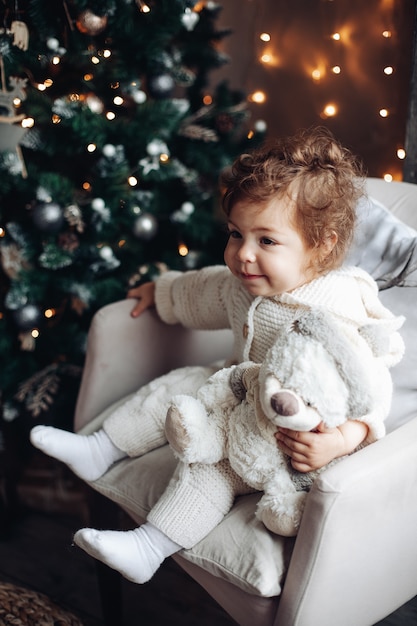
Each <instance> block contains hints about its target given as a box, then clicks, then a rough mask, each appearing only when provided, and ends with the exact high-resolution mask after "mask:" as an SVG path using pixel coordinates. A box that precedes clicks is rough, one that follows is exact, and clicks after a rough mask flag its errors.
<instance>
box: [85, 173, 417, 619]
mask: <svg viewBox="0 0 417 626" xmlns="http://www.w3.org/2000/svg"><path fill="white" fill-rule="evenodd" d="M368 193H369V196H370V197H371V198H373V199H375V200H378V201H379V202H381V203H382V204H383V205H385V207H387V208H388V209H389V210H390V211H391V213H390V212H389V211H386V209H384V208H383V207H381V206H379V204H378V203H374V202H370V203H369V205H368V204H367V206H366V207H365V209H364V210H363V212H362V213H361V215H362V217H361V219H360V229H359V230H360V233H359V235H358V238H357V241H356V244H355V246H354V249H353V252H352V257H351V261H352V262H356V263H358V264H360V265H362V266H363V267H365V269H367V270H368V271H370V273H372V274H373V275H374V277H375V278H376V279H377V281H378V283H379V284H380V286H381V289H383V291H381V298H382V300H383V302H384V303H385V304H386V305H387V306H389V307H390V308H391V310H393V311H394V312H395V313H397V314H403V315H405V316H406V317H407V321H406V323H405V325H404V328H403V331H402V334H403V337H404V340H405V343H406V356H405V358H404V360H403V361H402V362H401V364H400V365H398V366H397V367H396V368H394V370H393V377H394V384H395V393H394V400H393V405H392V410H391V413H390V416H389V418H388V421H387V427H388V431H389V434H388V435H387V436H386V437H385V438H384V439H383V440H381V441H378V442H377V443H375V444H372V445H371V446H369V447H367V448H365V449H363V450H361V451H360V452H358V453H356V454H354V455H352V456H350V457H349V458H347V459H345V460H343V461H342V462H341V463H339V464H337V465H335V466H333V467H332V468H330V469H328V470H327V471H326V472H324V473H323V474H322V475H321V476H320V478H319V479H318V480H317V481H316V482H315V484H314V486H313V488H312V490H311V492H310V493H309V495H308V498H307V505H306V509H305V512H304V515H303V520H302V524H301V528H300V531H299V534H298V536H297V538H296V540H295V541H294V540H293V539H283V538H282V537H278V536H276V535H273V534H271V533H269V532H268V531H267V530H266V529H265V528H264V527H263V525H262V524H261V523H260V522H258V521H256V520H255V518H254V516H253V511H254V508H255V505H256V499H257V497H258V496H257V495H256V494H255V495H251V496H245V497H243V498H239V499H238V501H237V502H236V504H235V506H234V508H233V509H232V511H231V512H230V514H229V515H228V516H227V518H226V519H225V520H224V521H223V522H222V523H221V524H220V525H219V527H218V528H216V529H215V530H214V531H213V532H212V533H211V534H210V535H209V537H207V538H206V539H204V540H203V541H202V542H200V544H199V545H198V546H196V547H195V548H193V549H192V550H187V551H182V552H180V553H178V554H177V555H175V556H174V557H173V558H174V559H175V560H176V561H177V562H178V563H179V564H180V565H181V567H183V568H184V569H185V570H186V571H187V572H188V573H189V574H190V576H192V577H193V578H194V579H195V580H196V581H197V582H199V583H200V584H201V585H202V586H203V587H204V588H205V589H206V590H207V591H208V592H209V593H210V594H211V596H212V597H213V598H214V599H215V600H216V601H217V602H218V603H219V604H220V605H221V606H222V607H223V608H224V609H225V610H226V611H227V612H228V613H229V614H230V615H231V616H232V618H234V619H235V620H236V622H237V623H238V624H240V625H242V626H317V625H320V626H335V624H337V626H353V625H354V626H371V625H372V624H375V623H376V622H377V621H379V620H380V619H382V618H383V617H385V616H386V615H388V614H389V613H391V612H392V611H394V610H396V609H397V608H398V607H399V606H401V605H402V604H404V603H405V602H407V601H408V600H409V599H411V598H412V597H413V596H415V595H416V594H417V251H416V248H417V239H416V233H415V231H413V230H411V229H408V228H407V227H406V226H404V223H403V222H406V223H408V224H409V225H411V226H413V227H414V228H417V186H414V185H411V184H407V183H385V182H384V181H383V180H378V179H368ZM392 215H396V216H397V217H398V218H400V220H402V222H399V221H397V220H396V219H395V218H393V217H392ZM131 308H132V302H131V301H126V300H125V301H122V302H117V303H114V304H111V305H109V306H107V307H104V308H103V309H101V310H100V311H99V312H98V313H97V314H96V316H95V318H94V321H93V323H92V326H91V330H90V333H89V340H88V350H87V359H86V364H85V369H84V374H83V379H82V385H81V390H80V394H79V398H78V403H77V408H76V415H75V422H74V427H75V430H77V431H80V430H82V432H91V431H92V430H94V429H96V428H97V427H98V426H99V425H100V423H101V422H102V421H103V419H104V418H105V417H106V416H107V415H108V414H109V413H110V412H111V410H112V408H114V405H115V403H116V405H117V404H118V403H119V402H121V401H123V400H124V399H125V397H126V396H127V395H128V394H131V393H132V392H134V391H135V390H137V389H138V388H139V387H140V386H141V385H143V384H144V383H146V382H148V381H149V380H151V379H153V378H155V377H156V376H158V375H160V374H162V373H165V372H166V371H168V370H170V369H172V368H173V367H178V366H181V365H185V364H206V363H210V362H212V361H214V360H217V359H219V358H223V357H225V356H227V354H228V350H229V348H230V345H231V336H230V334H229V332H228V331H189V330H186V329H184V328H182V327H178V326H167V325H165V324H163V323H162V322H161V321H160V320H159V319H158V318H157V316H156V314H155V313H153V312H149V311H148V312H146V313H145V314H144V315H143V316H141V317H140V318H138V319H136V320H134V319H132V318H131V317H130V316H129V313H130V310H131ZM174 466H175V460H174V458H173V456H172V454H171V452H170V450H169V448H168V446H164V447H162V448H159V449H157V450H155V451H153V452H151V453H149V454H147V455H145V457H142V458H140V459H132V460H124V461H121V462H120V463H118V464H117V465H116V466H114V467H113V468H112V469H111V470H110V471H109V472H108V473H107V474H106V475H105V476H104V477H103V478H101V479H100V480H98V481H96V482H95V483H92V487H93V488H94V489H95V490H96V491H98V492H100V493H102V494H104V495H105V496H107V497H109V498H110V499H111V500H113V501H114V502H116V503H117V504H119V505H120V506H122V508H123V509H124V510H125V511H126V512H127V513H128V514H129V515H130V516H131V517H132V519H133V520H134V523H140V522H142V521H143V520H144V519H145V518H146V514H147V511H149V509H150V508H151V507H152V505H153V503H154V502H155V501H156V499H157V498H158V496H159V494H160V493H161V492H162V491H163V489H164V487H165V485H166V484H167V482H168V480H169V478H170V476H171V474H172V471H173V468H174ZM110 621H111V618H109V623H110Z"/></svg>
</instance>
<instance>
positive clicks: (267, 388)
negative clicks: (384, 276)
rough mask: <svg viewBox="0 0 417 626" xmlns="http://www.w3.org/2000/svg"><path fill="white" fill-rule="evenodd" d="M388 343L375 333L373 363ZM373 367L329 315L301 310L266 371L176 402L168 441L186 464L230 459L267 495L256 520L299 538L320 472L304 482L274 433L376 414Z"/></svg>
mask: <svg viewBox="0 0 417 626" xmlns="http://www.w3.org/2000/svg"><path fill="white" fill-rule="evenodd" d="M368 334H369V333H368ZM364 336H367V333H366V332H365V333H364ZM383 340H384V338H378V337H377V334H376V333H373V334H372V342H371V343H372V345H371V346H370V349H369V350H368V351H369V355H370V359H372V358H373V354H374V353H378V352H379V351H381V350H383V347H381V346H382V344H381V341H382V342H383ZM369 363H370V361H368V360H367V359H365V362H364V360H363V351H362V352H361V357H359V351H356V350H355V348H354V347H353V345H352V343H351V342H350V341H349V340H348V339H347V338H346V337H345V336H344V335H342V333H341V332H340V330H339V329H338V327H337V326H336V324H335V323H334V322H333V321H332V319H331V318H330V316H329V315H328V314H326V313H325V312H323V311H321V310H306V311H303V312H301V313H300V315H299V316H298V318H297V319H296V321H295V323H293V324H292V326H291V328H287V329H283V330H281V331H280V332H279V333H278V334H277V337H276V341H275V342H274V345H273V346H272V347H271V348H270V349H269V351H268V353H267V356H266V358H265V361H264V362H263V363H262V364H260V365H259V364H254V363H252V362H246V363H243V364H241V365H239V366H233V367H231V368H225V369H222V370H220V371H219V372H216V373H215V374H214V375H213V376H212V377H211V378H210V379H209V380H208V382H207V383H206V384H205V385H203V387H201V388H200V389H199V391H198V393H197V396H196V397H195V398H194V397H191V396H186V395H178V396H175V397H174V399H173V403H172V406H171V408H170V409H169V411H168V415H167V420H166V433H167V438H168V441H169V442H170V444H171V446H172V448H173V449H174V452H175V453H176V455H177V456H178V457H179V458H180V459H181V460H182V461H183V462H186V463H194V462H200V463H216V462H217V461H220V460H221V459H224V458H228V459H229V461H230V464H231V466H232V468H233V469H234V470H235V472H237V474H239V475H240V476H241V477H242V478H243V479H244V480H245V481H246V482H247V483H248V485H250V486H251V487H253V488H254V489H257V490H259V491H264V495H263V496H262V498H261V500H260V502H259V505H258V509H257V516H258V518H259V519H260V520H262V521H263V522H264V524H265V525H266V526H267V528H269V529H270V530H271V531H273V532H275V533H278V534H282V535H286V536H291V535H295V534H296V533H297V530H298V527H299V523H300V520H301V515H302V510H303V507H304V501H305V497H306V491H305V490H308V488H309V486H310V485H311V483H312V482H313V480H314V479H315V477H316V476H317V472H312V473H310V474H308V475H306V474H302V475H301V474H298V473H297V472H295V471H294V470H293V469H292V468H291V466H290V464H289V463H288V459H287V458H286V457H285V455H284V454H283V453H282V452H281V451H280V450H279V448H278V447H277V444H276V440H275V437H274V434H275V432H276V430H277V427H278V426H282V427H285V428H291V429H293V430H312V429H314V428H316V427H317V425H318V424H319V423H320V422H321V421H323V422H324V423H325V424H326V425H327V426H329V427H335V426H338V425H340V424H342V423H343V422H344V421H346V419H347V418H348V417H349V418H350V419H355V418H361V417H363V416H364V415H366V414H367V413H371V412H372V411H373V409H374V400H375V395H376V394H377V389H376V385H375V384H373V382H372V380H371V374H370V372H369V369H370V368H369V367H368V366H369ZM320 471H322V470H320ZM297 474H298V476H297ZM300 476H301V478H302V480H299V479H298V478H299V477H300Z"/></svg>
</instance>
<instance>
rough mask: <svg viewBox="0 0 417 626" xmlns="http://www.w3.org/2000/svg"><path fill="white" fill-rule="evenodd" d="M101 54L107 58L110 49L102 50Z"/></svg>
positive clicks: (109, 54)
mask: <svg viewBox="0 0 417 626" xmlns="http://www.w3.org/2000/svg"><path fill="white" fill-rule="evenodd" d="M103 56H104V58H105V59H108V58H109V57H111V50H108V49H106V50H103Z"/></svg>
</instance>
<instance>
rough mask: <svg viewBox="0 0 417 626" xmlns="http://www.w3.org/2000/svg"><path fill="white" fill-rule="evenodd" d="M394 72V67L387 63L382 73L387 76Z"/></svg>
mask: <svg viewBox="0 0 417 626" xmlns="http://www.w3.org/2000/svg"><path fill="white" fill-rule="evenodd" d="M393 73H394V68H393V67H392V66H391V65H387V67H384V74H386V75H387V76H391V74H393Z"/></svg>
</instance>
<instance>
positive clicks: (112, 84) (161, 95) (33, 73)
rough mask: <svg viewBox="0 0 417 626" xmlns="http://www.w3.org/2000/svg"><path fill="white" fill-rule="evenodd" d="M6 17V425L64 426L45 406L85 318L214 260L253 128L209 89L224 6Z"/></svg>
mask: <svg viewBox="0 0 417 626" xmlns="http://www.w3.org/2000/svg"><path fill="white" fill-rule="evenodd" d="M2 10H3V12H4V13H3V20H2V24H3V28H2V29H0V61H1V80H2V91H1V95H0V98H1V100H0V124H1V132H0V253H1V254H0V260H1V264H0V275H1V304H0V353H1V357H2V367H1V374H0V377H1V378H0V386H1V390H2V416H3V425H4V424H5V423H10V422H18V421H19V419H22V418H21V416H22V414H25V415H26V416H27V415H28V414H29V415H30V418H31V419H32V418H35V419H38V420H39V421H42V422H48V420H49V421H50V422H52V423H57V422H56V420H58V423H57V425H58V426H64V427H65V424H62V423H60V422H59V420H61V421H62V420H64V418H63V417H62V416H61V417H60V415H61V412H60V411H58V410H57V411H55V412H53V413H52V417H51V416H50V415H49V414H50V407H51V406H52V405H54V404H55V403H57V402H58V399H60V401H61V404H65V405H66V406H68V399H67V398H66V393H67V392H68V393H72V394H73V395H75V393H76V391H75V387H76V385H75V386H74V385H72V384H68V385H67V391H65V390H64V388H63V380H64V379H65V377H66V379H71V380H72V379H74V380H77V382H78V379H79V373H80V370H81V368H82V364H83V359H84V353H85V344H86V335H87V331H88V328H89V324H90V322H91V318H92V316H93V314H94V313H95V311H96V310H97V309H98V308H99V307H101V306H103V305H104V304H106V303H108V302H111V301H115V300H117V299H120V298H123V297H124V296H125V294H126V291H127V289H128V288H129V287H131V286H133V285H136V284H138V283H139V282H141V281H144V280H149V279H152V278H154V277H155V276H157V275H158V274H159V273H160V272H161V271H164V270H165V269H167V268H168V269H172V268H175V269H183V270H186V269H192V268H196V267H199V266H202V265H207V264H213V263H218V262H222V251H223V244H224V239H223V235H222V226H221V224H222V220H221V212H220V210H219V194H218V177H219V173H220V171H221V170H222V169H223V168H224V167H225V166H227V165H228V164H230V162H231V161H232V160H233V158H234V157H235V156H236V155H237V154H238V153H239V152H241V151H242V150H245V149H248V147H253V144H254V142H257V141H258V140H260V139H262V133H263V128H262V126H261V125H260V128H259V129H258V131H257V130H256V128H254V129H251V127H250V123H249V122H248V111H247V108H246V98H245V96H244V94H242V93H240V92H236V91H232V90H230V89H229V87H228V85H227V83H223V84H219V85H217V86H214V87H213V86H211V85H210V73H211V72H212V70H214V69H216V68H217V67H220V66H221V65H222V64H223V63H225V62H226V61H227V58H226V57H225V55H224V54H223V53H222V51H221V45H220V44H221V42H222V40H223V38H224V37H226V36H227V34H228V31H226V30H218V28H217V26H216V22H217V19H218V16H219V12H220V11H221V7H220V5H219V4H216V3H214V2H210V1H203V2H198V3H195V2H193V1H192V0H191V1H190V0H188V1H184V0H149V2H146V3H145V1H144V0H100V1H98V0H62V2H59V1H58V2H52V3H51V2H49V1H48V0H30V1H28V2H22V3H21V4H20V5H17V2H16V0H5V2H4V3H3V6H2ZM255 126H256V125H255ZM68 390H70V391H68ZM48 412H49V413H48ZM69 419H70V418H69ZM67 425H68V426H70V424H67Z"/></svg>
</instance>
